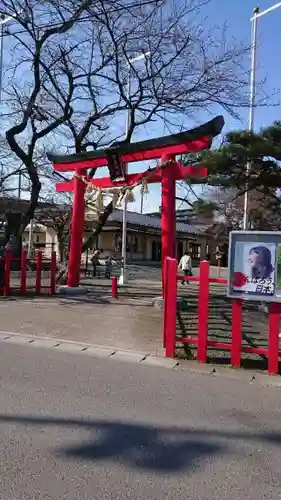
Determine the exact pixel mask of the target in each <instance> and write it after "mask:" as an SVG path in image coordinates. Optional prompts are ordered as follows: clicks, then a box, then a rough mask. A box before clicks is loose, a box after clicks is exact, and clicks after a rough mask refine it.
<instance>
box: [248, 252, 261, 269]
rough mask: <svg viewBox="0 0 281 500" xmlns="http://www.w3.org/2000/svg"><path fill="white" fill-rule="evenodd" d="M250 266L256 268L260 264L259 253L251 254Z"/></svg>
mask: <svg viewBox="0 0 281 500" xmlns="http://www.w3.org/2000/svg"><path fill="white" fill-rule="evenodd" d="M248 261H249V264H250V266H251V267H254V266H257V265H258V264H260V256H259V254H258V253H256V252H251V253H250V254H249V259H248Z"/></svg>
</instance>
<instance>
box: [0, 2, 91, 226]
mask: <svg viewBox="0 0 281 500" xmlns="http://www.w3.org/2000/svg"><path fill="white" fill-rule="evenodd" d="M90 4H91V1H90V0H76V1H75V2H73V1H71V0H69V1H68V0H66V1H65V2H63V3H61V2H59V1H57V0H48V1H47V2H44V1H34V0H15V1H14V0H1V2H0V10H1V13H2V15H4V16H5V15H7V16H12V17H13V18H14V20H15V22H14V23H13V24H12V26H11V27H10V28H9V31H7V32H6V35H9V36H10V39H11V41H12V43H11V47H12V48H11V62H10V67H9V68H8V79H9V80H10V81H9V84H8V85H7V86H6V92H5V97H6V103H7V107H8V111H7V113H3V117H2V119H3V120H5V123H8V127H7V130H6V139H7V143H8V145H9V147H10V150H11V151H12V152H13V153H14V155H15V157H16V158H17V159H18V160H19V161H20V162H21V164H22V165H23V166H24V168H25V170H26V172H27V174H28V177H29V179H30V183H31V193H30V203H29V206H28V209H27V211H26V212H25V214H23V217H22V224H21V230H20V232H21V233H22V231H23V230H24V228H25V227H26V225H27V224H28V222H29V221H30V219H31V218H32V217H33V215H34V211H35V209H36V206H37V203H38V199H39V193H40V189H41V182H40V178H39V175H38V170H37V164H36V147H37V145H38V144H39V143H40V141H42V140H43V139H44V137H46V136H47V135H48V134H50V133H52V132H54V130H56V129H57V127H58V126H59V125H60V124H61V123H62V122H64V121H65V120H66V118H68V116H69V115H70V114H71V108H70V107H66V108H65V111H64V112H62V113H58V114H57V115H56V116H52V117H51V115H50V114H49V115H48V117H46V116H45V115H44V112H42V110H41V103H42V102H43V101H44V92H43V90H42V89H43V87H42V84H43V82H44V81H46V79H47V78H48V75H47V74H46V72H45V70H44V67H45V64H46V62H48V64H49V65H53V64H55V62H56V55H55V56H54V57H53V58H52V59H51V60H50V47H51V46H53V44H54V43H55V41H56V42H57V43H58V40H59V39H60V37H62V42H63V43H65V34H66V33H67V32H69V31H71V30H72V29H73V28H74V26H75V24H76V23H77V22H78V21H79V20H80V19H81V16H82V15H83V14H84V13H85V12H87V8H88V7H89V5H90ZM9 76H10V78H9ZM68 93H69V96H70V97H71V88H69V89H68Z"/></svg>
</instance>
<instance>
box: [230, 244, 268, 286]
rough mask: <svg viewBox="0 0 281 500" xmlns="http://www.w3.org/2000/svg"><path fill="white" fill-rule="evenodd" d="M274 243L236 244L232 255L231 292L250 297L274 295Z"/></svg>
mask: <svg viewBox="0 0 281 500" xmlns="http://www.w3.org/2000/svg"><path fill="white" fill-rule="evenodd" d="M275 260H276V244H275V243H245V242H237V243H236V245H235V254H234V273H233V279H232V292H234V293H237V295H238V294H239V293H241V294H243V293H248V294H250V295H266V296H270V295H273V294H274V288H275V283H274V276H275V265H276V262H275Z"/></svg>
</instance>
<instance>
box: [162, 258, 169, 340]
mask: <svg viewBox="0 0 281 500" xmlns="http://www.w3.org/2000/svg"><path fill="white" fill-rule="evenodd" d="M167 266H168V260H167V259H166V260H165V262H164V267H163V273H164V276H167V277H168V272H167ZM168 282H169V279H168V278H167V279H166V280H165V282H164V294H163V299H164V313H163V347H166V322H167V314H168V310H167V307H165V304H166V302H165V300H166V296H167V287H168Z"/></svg>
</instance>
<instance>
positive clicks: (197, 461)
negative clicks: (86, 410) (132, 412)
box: [0, 415, 281, 473]
mask: <svg viewBox="0 0 281 500" xmlns="http://www.w3.org/2000/svg"><path fill="white" fill-rule="evenodd" d="M1 423H12V424H13V425H14V424H22V425H31V426H32V425H34V426H40V427H42V426H54V427H58V426H62V427H71V428H78V429H79V428H82V429H85V430H87V431H90V432H92V433H93V436H92V437H91V438H90V439H87V440H85V442H84V443H82V444H81V443H78V444H74V445H72V446H66V447H62V448H59V449H57V448H56V453H57V454H58V455H59V456H61V457H68V458H70V459H73V458H74V459H77V460H79V461H81V460H85V461H98V460H116V461H118V462H120V463H123V464H124V463H125V464H127V465H129V466H131V467H135V468H138V469H142V470H145V469H147V470H151V471H156V472H163V473H167V472H170V473H176V472H178V471H181V470H183V469H187V468H189V467H192V468H194V466H197V465H198V467H200V466H202V460H203V462H204V459H206V460H208V459H209V457H212V456H214V455H218V454H224V455H225V454H233V453H234V452H235V451H234V450H231V446H233V442H237V441H238V440H243V441H251V442H253V441H254V442H259V443H265V442H268V443H271V444H273V443H274V444H275V445H278V446H280V444H281V433H273V432H263V433H256V432H246V431H245V432H242V431H241V432H239V431H237V432H231V431H217V430H214V431H209V430H204V429H188V428H187V429H183V428H176V427H161V428H157V427H152V426H149V425H141V424H137V423H134V424H131V423H126V422H114V421H99V420H98V421H87V420H83V419H71V418H70V419H63V418H56V417H32V416H16V415H0V424H1ZM228 439H229V442H227V440H228ZM230 441H231V442H230Z"/></svg>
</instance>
